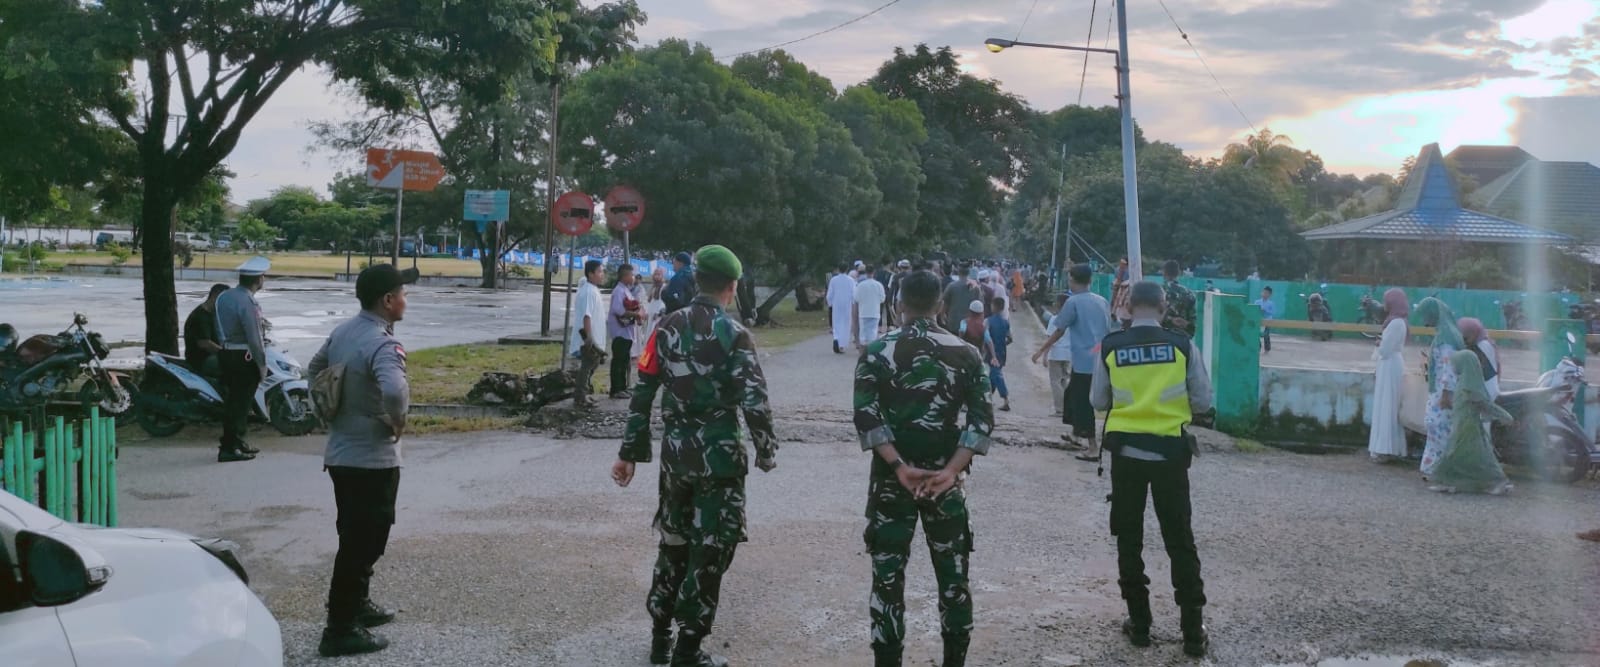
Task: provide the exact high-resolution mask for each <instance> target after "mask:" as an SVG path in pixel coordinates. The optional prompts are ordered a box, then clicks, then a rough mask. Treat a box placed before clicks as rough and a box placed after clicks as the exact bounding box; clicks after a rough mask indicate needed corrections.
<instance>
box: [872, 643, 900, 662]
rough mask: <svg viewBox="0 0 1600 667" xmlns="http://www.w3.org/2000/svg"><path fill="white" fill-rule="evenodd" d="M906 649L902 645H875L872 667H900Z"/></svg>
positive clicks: (873, 647)
mask: <svg viewBox="0 0 1600 667" xmlns="http://www.w3.org/2000/svg"><path fill="white" fill-rule="evenodd" d="M904 652H905V647H904V646H902V645H900V644H881V645H880V644H873V645H872V667H900V656H901V654H903V653H904Z"/></svg>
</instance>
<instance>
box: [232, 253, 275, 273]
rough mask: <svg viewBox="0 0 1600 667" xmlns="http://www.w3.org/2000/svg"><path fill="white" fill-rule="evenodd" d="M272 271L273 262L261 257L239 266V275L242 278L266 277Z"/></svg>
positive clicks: (253, 258)
mask: <svg viewBox="0 0 1600 667" xmlns="http://www.w3.org/2000/svg"><path fill="white" fill-rule="evenodd" d="M270 270H272V262H269V261H267V258H265V257H261V256H256V257H251V258H250V259H247V260H245V262H244V263H243V264H240V265H239V275H241V276H264V275H266V274H267V271H270Z"/></svg>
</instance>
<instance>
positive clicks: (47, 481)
mask: <svg viewBox="0 0 1600 667" xmlns="http://www.w3.org/2000/svg"><path fill="white" fill-rule="evenodd" d="M60 437H61V432H60V429H57V428H56V426H55V424H51V425H50V427H49V428H47V429H45V432H44V511H46V512H49V513H51V514H54V515H56V516H61V514H60V513H58V512H57V511H56V510H57V509H58V508H59V504H58V503H57V502H56V496H57V495H59V494H60V488H59V486H60V485H58V484H56V475H57V474H59V472H60V471H59V467H60V466H59V465H58V463H57V461H56V447H57V446H58V445H59V444H60Z"/></svg>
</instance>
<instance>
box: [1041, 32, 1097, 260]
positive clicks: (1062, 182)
mask: <svg viewBox="0 0 1600 667" xmlns="http://www.w3.org/2000/svg"><path fill="white" fill-rule="evenodd" d="M1085 57H1088V56H1085ZM1066 186H1067V144H1066V142H1062V144H1061V178H1060V179H1058V180H1057V181H1056V224H1055V227H1054V230H1055V231H1052V232H1050V284H1051V285H1052V286H1053V285H1055V283H1056V276H1057V275H1059V272H1060V270H1061V269H1060V268H1059V267H1060V266H1061V265H1060V264H1057V263H1056V242H1057V241H1059V240H1060V239H1061V189H1062V188H1064V187H1066ZM1067 233H1068V234H1069V235H1070V234H1071V233H1072V224H1071V223H1070V222H1069V223H1068V224H1067ZM1067 259H1068V260H1069V261H1070V260H1071V259H1072V239H1071V238H1070V237H1069V238H1068V239H1067Z"/></svg>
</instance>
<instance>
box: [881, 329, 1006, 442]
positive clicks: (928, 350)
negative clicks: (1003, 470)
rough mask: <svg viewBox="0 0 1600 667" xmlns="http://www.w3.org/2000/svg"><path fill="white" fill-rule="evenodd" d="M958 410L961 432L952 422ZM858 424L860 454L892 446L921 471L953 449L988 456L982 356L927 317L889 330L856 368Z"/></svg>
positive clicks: (990, 421) (989, 413) (990, 414)
mask: <svg viewBox="0 0 1600 667" xmlns="http://www.w3.org/2000/svg"><path fill="white" fill-rule="evenodd" d="M963 408H965V409H966V411H967V422H966V427H965V428H964V429H963V428H960V427H958V426H957V424H956V420H957V419H959V418H960V416H961V410H962V409H963ZM855 424H856V432H857V433H858V434H859V435H860V436H861V449H862V450H864V451H871V450H872V449H873V448H875V447H878V446H880V445H885V444H893V445H894V446H895V449H896V450H897V451H899V452H900V455H901V457H902V458H904V459H905V460H906V461H907V462H909V463H912V464H914V465H917V466H918V467H926V468H932V467H935V466H942V465H944V463H945V462H946V461H947V460H948V458H949V457H950V456H951V455H953V454H954V453H955V450H956V448H957V447H966V448H968V449H971V450H972V451H973V452H974V453H977V454H986V453H988V451H989V435H990V434H991V433H993V432H994V406H993V405H991V404H990V403H989V375H988V371H987V369H985V368H984V365H983V359H982V357H980V356H979V355H978V350H977V349H976V348H974V347H972V346H971V345H968V344H966V343H964V342H962V341H961V339H960V338H957V337H956V335H955V334H952V333H950V332H948V331H945V330H943V329H940V328H938V327H937V326H935V325H934V324H933V322H932V321H931V320H928V319H919V320H914V321H912V322H911V323H910V324H907V325H906V326H905V327H902V328H900V329H899V330H896V331H892V332H890V333H889V334H888V335H886V336H884V337H883V338H880V339H878V340H876V341H873V342H872V344H870V345H868V346H867V348H866V349H865V350H863V351H862V352H861V360H860V361H859V362H857V363H856V386H855ZM880 463H882V461H881V460H880V459H879V458H877V457H873V470H874V471H875V472H879V473H882V472H883V471H882V470H879V468H880V467H884V468H886V466H879V465H878V464H880Z"/></svg>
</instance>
